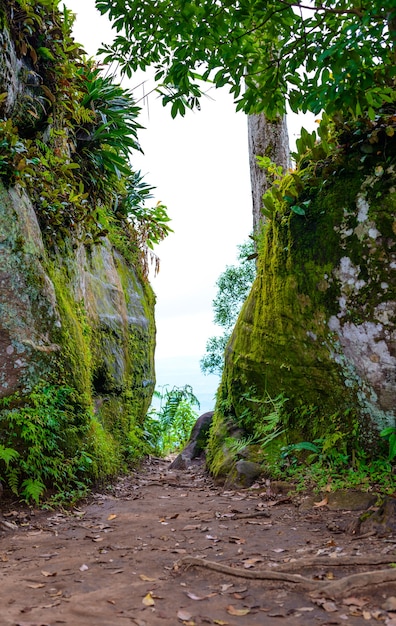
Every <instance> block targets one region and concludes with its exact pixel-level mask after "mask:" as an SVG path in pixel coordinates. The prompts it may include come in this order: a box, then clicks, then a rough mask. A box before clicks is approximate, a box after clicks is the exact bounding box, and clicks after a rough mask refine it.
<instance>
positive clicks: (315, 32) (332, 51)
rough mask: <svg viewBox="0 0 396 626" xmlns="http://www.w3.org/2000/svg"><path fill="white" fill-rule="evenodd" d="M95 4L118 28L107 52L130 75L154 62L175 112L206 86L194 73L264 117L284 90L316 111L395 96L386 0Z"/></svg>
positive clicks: (299, 105) (363, 106)
mask: <svg viewBox="0 0 396 626" xmlns="http://www.w3.org/2000/svg"><path fill="white" fill-rule="evenodd" d="M96 6H97V8H98V9H99V11H100V12H101V13H103V14H105V13H108V15H109V17H110V19H111V20H113V23H114V26H115V29H116V30H117V32H118V35H117V37H116V38H115V40H114V43H113V45H112V46H105V47H104V48H103V51H102V52H103V53H104V54H105V59H106V60H107V61H117V62H119V63H120V65H121V69H122V71H124V72H126V73H127V74H128V75H130V74H131V73H132V72H133V71H136V69H137V68H141V69H145V68H146V67H148V66H149V65H153V66H155V67H156V70H157V77H158V78H157V80H159V76H161V80H162V81H163V82H165V84H166V85H167V86H168V87H169V88H170V87H171V86H172V88H173V90H174V91H173V97H172V101H171V100H170V99H169V100H168V101H169V102H170V101H171V114H172V116H173V117H174V116H176V115H178V114H181V115H183V114H184V112H185V106H186V102H187V105H191V103H189V101H188V96H189V95H190V94H191V93H193V92H194V95H195V97H196V98H198V99H199V98H200V97H201V96H202V94H203V93H204V91H205V87H204V84H202V85H199V84H198V83H197V80H196V77H195V78H194V74H195V75H196V74H197V73H198V74H199V75H200V76H201V78H202V80H203V81H206V80H211V81H212V82H213V84H214V85H215V86H216V87H221V86H223V85H225V84H228V85H229V86H230V90H231V92H232V94H233V96H234V99H235V101H236V105H237V108H238V109H242V110H244V111H246V112H250V113H251V112H259V111H265V113H266V114H267V116H269V117H271V116H275V115H276V113H277V112H283V111H284V109H285V101H286V100H289V103H290V106H291V108H292V109H293V110H295V111H298V110H302V111H307V110H310V111H313V112H314V113H318V112H319V111H321V110H322V109H326V110H327V111H328V112H330V113H332V112H334V111H337V110H344V111H345V110H346V109H347V110H349V111H350V112H351V113H352V114H354V115H359V114H361V113H362V111H365V110H367V109H368V108H369V107H370V116H371V117H372V115H373V113H372V111H375V110H376V109H377V108H378V107H380V106H381V105H382V103H383V102H384V101H385V102H388V101H389V99H390V100H391V101H394V95H393V93H392V88H393V80H394V78H395V76H396V69H395V65H396V64H395V62H394V60H395V59H394V50H393V41H392V38H393V39H394V33H392V28H389V25H391V24H392V23H393V21H392V16H393V20H394V19H395V7H394V3H393V0H385V2H379V0H376V1H375V2H372V3H370V4H368V5H367V6H366V7H364V8H356V6H355V4H354V2H353V1H352V0H345V1H344V0H324V2H321V3H320V6H311V7H310V6H309V4H308V6H307V7H305V6H304V8H302V7H300V5H299V3H298V1H297V0H296V1H295V2H291V3H290V4H289V3H286V2H283V0H273V1H272V2H266V3H263V2H260V3H257V2H254V1H253V0H241V1H239V2H228V3H221V4H219V3H218V2H215V1H214V0H204V1H203V2H199V3H192V2H191V3H186V2H184V1H183V0H176V1H175V2H172V3H169V2H167V1H165V0H162V1H160V2H156V3H152V2H151V1H149V0H146V1H144V2H142V1H141V0H132V1H131V2H129V3H128V10H127V11H126V10H125V6H124V3H122V6H121V4H120V3H119V2H117V0H97V1H96ZM370 95H371V96H373V98H374V103H370V102H369V98H370ZM164 98H166V94H165V96H164ZM177 101H179V102H180V104H176V102H177ZM194 104H195V102H194Z"/></svg>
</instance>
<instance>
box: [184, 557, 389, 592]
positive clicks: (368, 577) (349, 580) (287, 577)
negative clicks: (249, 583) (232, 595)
mask: <svg viewBox="0 0 396 626" xmlns="http://www.w3.org/2000/svg"><path fill="white" fill-rule="evenodd" d="M311 561H312V563H311ZM313 561H314V559H307V560H305V561H304V560H302V561H301V562H299V567H300V568H301V567H306V566H311V565H313ZM378 561H379V562H380V563H381V562H382V563H384V562H386V561H388V562H390V561H389V559H388V560H386V559H381V558H379V559H377V562H376V559H372V560H370V559H366V558H365V559H357V558H356V557H355V558H353V557H351V560H350V563H349V565H356V564H359V565H367V564H370V565H374V564H375V565H377V564H378ZM321 564H325V565H330V564H331V566H333V565H335V564H336V561H334V563H333V562H332V561H331V560H329V559H328V560H326V561H324V562H323V560H322V559H316V563H315V565H321ZM338 564H340V565H341V563H337V565H338ZM288 565H292V564H288ZM343 565H344V566H345V565H348V563H343ZM193 566H196V567H203V568H204V569H209V570H212V571H215V572H220V573H222V574H227V575H228V576H237V577H239V578H250V579H253V580H280V581H283V582H288V583H294V584H297V585H299V586H300V587H301V589H304V590H305V591H311V592H313V595H314V596H326V597H332V598H334V597H339V596H342V595H344V594H348V593H351V592H355V591H357V590H361V589H363V588H364V587H368V586H372V585H376V584H380V583H388V582H396V569H381V570H374V571H371V572H363V573H361V574H351V575H350V576H344V577H343V578H340V579H339V580H334V581H332V582H330V583H329V582H328V581H323V580H312V579H310V578H306V577H304V576H301V575H300V574H291V573H289V572H283V571H282V572H281V571H276V570H275V571H274V570H243V569H241V568H236V567H230V566H229V565H224V564H223V563H216V562H215V561H206V560H205V559H200V558H197V557H193V556H185V557H183V558H182V559H181V560H180V561H178V562H177V563H176V564H175V569H176V570H177V569H179V568H180V567H193ZM293 566H294V567H293V569H295V567H296V564H293Z"/></svg>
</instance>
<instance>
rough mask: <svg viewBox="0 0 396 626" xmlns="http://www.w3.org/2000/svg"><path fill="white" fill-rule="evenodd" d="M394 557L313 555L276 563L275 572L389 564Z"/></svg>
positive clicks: (392, 561) (393, 560)
mask: <svg viewBox="0 0 396 626" xmlns="http://www.w3.org/2000/svg"><path fill="white" fill-rule="evenodd" d="M394 562H395V558H390V557H389V556H374V557H367V556H363V557H362V556H343V557H337V558H336V559H334V558H331V557H320V556H319V557H318V556H316V557H315V556H314V557H311V558H307V559H296V560H295V561H289V562H288V563H279V565H276V566H275V567H276V571H277V572H283V571H286V572H288V571H290V570H291V571H293V570H299V571H301V569H302V568H304V567H329V568H333V567H351V566H356V565H361V566H362V567H364V566H366V565H369V566H372V565H389V564H390V563H394Z"/></svg>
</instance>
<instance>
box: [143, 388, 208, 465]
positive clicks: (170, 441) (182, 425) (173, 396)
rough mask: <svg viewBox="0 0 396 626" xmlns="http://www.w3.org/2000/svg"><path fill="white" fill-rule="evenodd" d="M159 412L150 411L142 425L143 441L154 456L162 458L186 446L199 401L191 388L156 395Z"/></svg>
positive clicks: (175, 389) (156, 393)
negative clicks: (143, 431) (158, 401)
mask: <svg viewBox="0 0 396 626" xmlns="http://www.w3.org/2000/svg"><path fill="white" fill-rule="evenodd" d="M154 395H155V397H156V398H158V399H159V400H160V407H159V409H155V408H151V410H150V411H149V413H148V415H147V417H146V420H145V422H144V428H145V439H146V442H147V443H148V444H149V445H150V447H151V449H152V450H153V452H154V453H155V454H159V455H160V456H164V455H166V454H168V453H169V452H172V451H174V450H177V449H180V448H182V447H183V445H184V444H185V443H186V442H187V440H188V437H189V435H190V432H191V429H192V427H193V425H194V423H195V422H196V420H197V417H198V414H197V413H196V412H195V411H194V409H193V407H194V406H196V407H198V408H199V401H198V398H197V397H196V396H195V395H194V392H193V389H192V387H191V386H190V385H184V387H173V388H172V389H170V390H168V389H165V390H164V391H163V392H162V393H161V392H159V391H155V392H154Z"/></svg>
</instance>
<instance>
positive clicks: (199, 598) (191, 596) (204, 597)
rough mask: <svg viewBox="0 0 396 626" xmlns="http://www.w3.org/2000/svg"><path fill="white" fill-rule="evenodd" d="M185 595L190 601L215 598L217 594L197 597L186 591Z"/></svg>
mask: <svg viewBox="0 0 396 626" xmlns="http://www.w3.org/2000/svg"><path fill="white" fill-rule="evenodd" d="M186 595H187V596H188V597H189V598H190V600H207V599H208V598H213V597H214V596H217V593H208V595H206V596H197V595H196V594H195V593H191V592H190V591H186Z"/></svg>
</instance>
